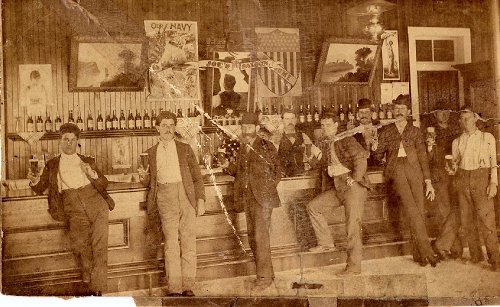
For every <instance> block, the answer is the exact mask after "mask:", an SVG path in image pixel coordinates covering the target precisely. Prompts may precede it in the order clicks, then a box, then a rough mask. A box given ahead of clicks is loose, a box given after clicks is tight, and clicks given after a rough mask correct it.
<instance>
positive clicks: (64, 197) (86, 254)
mask: <svg viewBox="0 0 500 307" xmlns="http://www.w3.org/2000/svg"><path fill="white" fill-rule="evenodd" d="M60 133H61V149H62V153H61V155H59V156H57V157H55V158H53V159H50V160H49V161H48V162H47V164H46V165H45V168H44V169H43V172H42V173H41V176H40V174H39V173H36V174H34V173H32V172H31V170H30V173H29V174H28V178H29V179H30V181H31V183H30V186H31V188H32V189H33V191H35V193H37V194H39V195H41V194H43V192H44V191H45V190H46V189H47V188H48V189H49V197H48V201H49V213H50V215H51V216H52V218H54V219H55V220H57V221H65V222H69V238H70V243H71V248H72V250H73V252H74V253H75V255H76V257H77V258H78V261H79V262H80V264H81V266H82V281H83V288H82V289H80V290H82V292H83V293H81V294H87V295H101V294H102V292H103V291H106V287H107V272H108V267H107V264H108V215H109V210H112V209H113V207H114V202H113V200H112V199H111V198H110V197H109V195H108V193H107V192H106V186H107V185H108V181H107V179H106V177H104V176H103V175H102V174H101V172H100V171H99V169H98V168H97V166H96V164H95V161H94V159H93V158H90V157H85V156H82V155H80V154H77V153H76V148H77V145H78V138H79V136H80V129H78V127H77V126H76V125H75V124H69V123H68V124H64V125H62V126H61V128H60ZM79 294H80V293H79Z"/></svg>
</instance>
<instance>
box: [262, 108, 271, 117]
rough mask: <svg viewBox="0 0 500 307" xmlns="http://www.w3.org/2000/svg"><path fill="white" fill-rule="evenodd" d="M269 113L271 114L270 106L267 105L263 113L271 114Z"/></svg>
mask: <svg viewBox="0 0 500 307" xmlns="http://www.w3.org/2000/svg"><path fill="white" fill-rule="evenodd" d="M269 114H270V113H269V107H266V108H265V109H264V114H263V115H269Z"/></svg>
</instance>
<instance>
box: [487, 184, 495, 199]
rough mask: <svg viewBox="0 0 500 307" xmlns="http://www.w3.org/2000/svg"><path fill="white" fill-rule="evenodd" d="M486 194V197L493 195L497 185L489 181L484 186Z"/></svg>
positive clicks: (489, 197)
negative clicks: (486, 185) (485, 186)
mask: <svg viewBox="0 0 500 307" xmlns="http://www.w3.org/2000/svg"><path fill="white" fill-rule="evenodd" d="M486 194H487V195H488V199H492V198H493V197H495V196H496V195H497V185H496V184H494V183H490V184H489V185H488V187H487V188H486Z"/></svg>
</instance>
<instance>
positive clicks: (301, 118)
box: [299, 105, 306, 124]
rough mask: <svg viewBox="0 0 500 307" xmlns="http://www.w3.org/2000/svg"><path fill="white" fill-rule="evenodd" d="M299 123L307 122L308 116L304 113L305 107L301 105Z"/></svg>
mask: <svg viewBox="0 0 500 307" xmlns="http://www.w3.org/2000/svg"><path fill="white" fill-rule="evenodd" d="M299 122H300V123H301V124H303V123H305V122H306V114H305V113H304V106H303V105H300V108H299Z"/></svg>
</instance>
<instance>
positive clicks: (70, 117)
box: [68, 110, 75, 124]
mask: <svg viewBox="0 0 500 307" xmlns="http://www.w3.org/2000/svg"><path fill="white" fill-rule="evenodd" d="M68 123H72V124H74V123H75V119H74V118H73V110H70V111H69V117H68Z"/></svg>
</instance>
